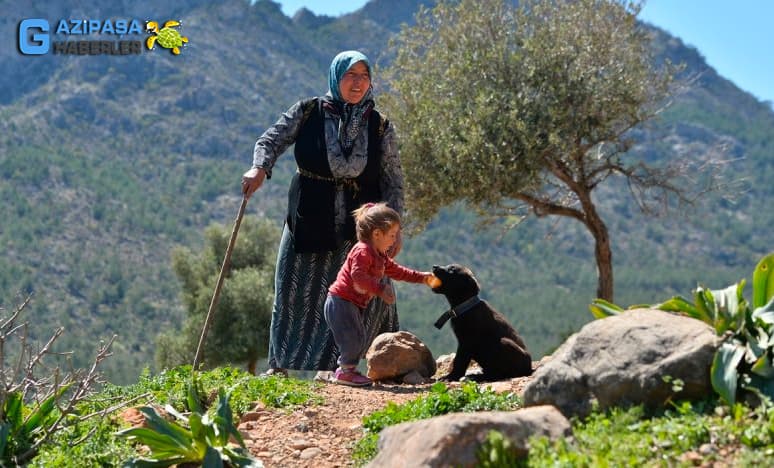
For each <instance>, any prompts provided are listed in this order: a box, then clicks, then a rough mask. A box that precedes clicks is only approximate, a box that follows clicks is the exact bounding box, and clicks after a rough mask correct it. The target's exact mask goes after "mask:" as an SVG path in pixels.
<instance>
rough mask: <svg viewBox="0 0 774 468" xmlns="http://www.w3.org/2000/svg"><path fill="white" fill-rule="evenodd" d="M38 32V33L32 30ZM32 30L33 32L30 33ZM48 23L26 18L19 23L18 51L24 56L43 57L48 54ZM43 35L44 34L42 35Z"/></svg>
mask: <svg viewBox="0 0 774 468" xmlns="http://www.w3.org/2000/svg"><path fill="white" fill-rule="evenodd" d="M36 29H37V30H38V31H40V32H39V33H37V32H34V30H36ZM30 30H33V32H30ZM48 30H49V25H48V21H46V20H44V19H40V18H28V19H24V20H22V21H21V23H19V50H20V51H21V53H22V54H24V55H43V54H45V53H47V52H48V48H49V45H50V43H51V38H50V37H49V36H48ZM43 33H45V34H43Z"/></svg>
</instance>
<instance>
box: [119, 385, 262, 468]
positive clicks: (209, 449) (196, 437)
mask: <svg viewBox="0 0 774 468" xmlns="http://www.w3.org/2000/svg"><path fill="white" fill-rule="evenodd" d="M189 389H190V390H191V392H192V393H195V392H196V385H195V384H194V383H192V385H190V386H189ZM198 401H200V398H199V397H198V396H197V395H193V396H192V398H191V399H189V402H191V404H192V405H193V406H196V405H197V403H195V402H198ZM199 409H201V408H199ZM165 410H166V411H167V412H168V413H169V414H171V415H172V416H174V417H175V418H176V419H177V420H179V421H181V422H183V423H184V424H186V425H187V426H188V427H187V428H186V427H184V426H182V425H180V424H177V423H175V422H170V421H167V420H165V419H164V418H162V417H161V416H159V414H158V413H157V412H156V410H155V409H154V408H152V407H150V406H143V407H141V408H140V411H141V412H142V413H143V415H145V421H146V424H147V425H148V427H133V428H129V429H126V430H123V431H121V432H119V433H118V435H120V436H126V437H129V438H130V439H132V440H135V441H137V442H139V443H142V444H144V445H147V446H148V447H149V448H150V458H142V457H141V458H134V459H132V460H129V461H128V462H127V463H126V465H127V466H132V467H151V466H153V467H157V466H158V467H161V466H172V465H175V464H182V463H199V464H201V465H202V466H204V467H216V466H217V467H222V466H223V463H224V462H227V463H229V465H230V466H245V467H262V466H263V464H262V463H261V462H260V461H258V460H256V459H254V458H253V457H252V456H250V454H249V452H247V450H246V449H245V444H244V440H242V435H241V434H240V433H239V431H238V430H237V428H236V426H235V425H234V421H233V414H232V412H231V407H230V406H229V396H228V395H227V394H226V393H225V391H224V390H223V389H222V388H221V389H219V390H218V404H217V408H216V409H215V413H214V414H209V413H204V414H202V413H201V412H199V411H192V412H191V413H190V414H189V415H188V416H187V417H186V416H184V415H183V414H181V413H179V412H178V411H177V410H175V409H174V408H173V407H172V406H171V405H167V406H165ZM231 437H233V438H234V439H235V440H236V441H237V442H238V444H239V445H238V446H236V447H235V446H233V445H232V444H230V443H229V438H231Z"/></svg>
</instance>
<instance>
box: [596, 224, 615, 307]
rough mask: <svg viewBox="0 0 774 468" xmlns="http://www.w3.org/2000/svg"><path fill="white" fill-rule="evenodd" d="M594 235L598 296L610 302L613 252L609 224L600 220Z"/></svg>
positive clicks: (611, 297) (611, 300)
mask: <svg viewBox="0 0 774 468" xmlns="http://www.w3.org/2000/svg"><path fill="white" fill-rule="evenodd" d="M592 234H593V235H594V257H595V258H596V260H597V274H598V275H599V278H598V283H597V297H598V298H599V299H604V300H606V301H608V302H613V253H612V251H611V250H610V237H609V236H608V234H607V226H605V224H604V223H603V222H602V220H599V225H598V226H597V229H594V230H593V231H592Z"/></svg>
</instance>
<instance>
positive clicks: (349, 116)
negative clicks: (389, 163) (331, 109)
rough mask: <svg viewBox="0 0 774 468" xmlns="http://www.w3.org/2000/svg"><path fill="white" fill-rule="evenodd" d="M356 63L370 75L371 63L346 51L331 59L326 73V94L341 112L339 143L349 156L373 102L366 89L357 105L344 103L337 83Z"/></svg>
mask: <svg viewBox="0 0 774 468" xmlns="http://www.w3.org/2000/svg"><path fill="white" fill-rule="evenodd" d="M357 62H363V63H365V65H366V67H367V68H368V74H369V75H370V74H371V63H370V62H369V61H368V57H366V56H365V55H364V54H363V53H362V52H358V51H356V50H346V51H344V52H341V53H339V54H338V55H337V56H336V57H334V58H333V61H332V62H331V68H330V70H329V71H328V89H329V91H328V93H329V94H330V95H331V96H332V97H333V100H334V102H335V103H336V107H337V108H338V109H340V111H341V115H340V117H341V120H339V142H340V143H341V146H342V148H343V149H344V153H345V154H346V155H349V153H350V152H351V151H352V146H353V145H354V143H355V139H356V138H357V136H358V134H359V133H360V131H361V129H362V128H363V127H365V119H364V116H365V114H366V112H367V111H368V110H370V109H371V108H373V107H374V101H373V99H372V97H371V89H372V88H370V87H369V88H368V91H367V92H366V94H365V96H363V99H361V100H360V102H358V103H357V104H349V103H347V102H345V101H344V98H342V96H341V92H340V91H339V83H340V81H341V78H342V77H343V76H344V74H345V73H346V72H347V70H349V69H350V68H352V65H354V64H356V63H357Z"/></svg>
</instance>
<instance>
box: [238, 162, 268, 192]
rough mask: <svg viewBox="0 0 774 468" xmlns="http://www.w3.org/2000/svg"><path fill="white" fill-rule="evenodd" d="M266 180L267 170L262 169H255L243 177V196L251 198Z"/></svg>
mask: <svg viewBox="0 0 774 468" xmlns="http://www.w3.org/2000/svg"><path fill="white" fill-rule="evenodd" d="M265 179H266V169H264V168H262V167H254V168H252V169H250V170H249V171H247V172H245V173H244V174H243V175H242V194H243V195H244V196H245V198H250V195H252V194H253V193H255V191H256V190H258V189H259V188H260V187H261V185H263V181H264V180H265Z"/></svg>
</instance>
